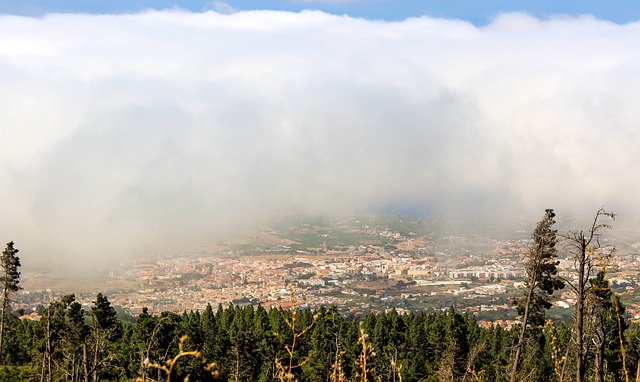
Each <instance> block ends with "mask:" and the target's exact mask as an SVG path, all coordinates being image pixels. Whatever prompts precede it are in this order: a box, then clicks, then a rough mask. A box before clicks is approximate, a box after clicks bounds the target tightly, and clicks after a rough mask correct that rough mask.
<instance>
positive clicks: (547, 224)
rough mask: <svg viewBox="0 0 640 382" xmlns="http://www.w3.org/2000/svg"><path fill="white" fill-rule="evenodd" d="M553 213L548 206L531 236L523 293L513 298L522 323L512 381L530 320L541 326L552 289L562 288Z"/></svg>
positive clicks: (512, 367)
mask: <svg viewBox="0 0 640 382" xmlns="http://www.w3.org/2000/svg"><path fill="white" fill-rule="evenodd" d="M555 216H556V214H555V213H554V212H553V210H552V209H547V210H546V211H545V215H544V217H543V218H542V220H540V222H538V225H537V226H536V229H535V230H534V231H533V234H532V235H531V238H532V239H533V245H532V246H531V248H529V252H528V254H527V262H526V266H525V268H526V273H527V275H526V279H525V291H524V296H522V297H520V298H516V299H515V303H516V305H517V306H518V313H520V314H521V315H522V326H521V327H520V335H519V336H518V343H517V344H516V352H515V355H514V358H513V363H512V366H511V382H514V381H515V380H516V376H517V372H518V367H519V366H520V357H521V355H522V349H523V346H524V340H525V333H526V331H527V325H528V324H529V323H530V322H531V323H533V324H534V325H537V326H540V325H542V324H543V323H544V316H545V314H544V312H545V310H546V309H549V308H550V307H551V302H550V301H549V299H550V297H551V296H552V295H553V292H554V291H556V290H559V289H562V288H564V282H563V281H562V280H561V279H560V277H559V276H558V268H557V265H558V263H559V262H558V261H557V260H556V258H557V256H556V248H555V247H556V243H557V241H558V240H557V237H556V235H557V230H555V229H553V225H554V224H555V220H554V217H555Z"/></svg>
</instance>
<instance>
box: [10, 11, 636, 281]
mask: <svg viewBox="0 0 640 382" xmlns="http://www.w3.org/2000/svg"><path fill="white" fill-rule="evenodd" d="M638 46H640V23H629V24H624V25H619V24H614V23H610V22H606V21H601V20H598V19H596V18H594V17H591V16H583V17H552V18H549V19H537V18H533V17H531V16H529V15H526V14H520V13H507V14H503V15H500V16H498V17H496V18H495V19H494V20H493V21H492V22H491V23H489V24H488V25H486V26H480V27H478V26H474V25H472V24H470V23H467V22H463V21H458V20H445V19H437V18H430V17H421V18H410V19H406V20H404V21H397V22H385V21H371V20H365V19H358V18H351V17H347V16H334V15H330V14H326V13H322V12H318V11H303V12H300V13H292V12H277V11H246V12H237V13H233V14H219V13H216V12H213V11H210V12H205V13H190V12H185V11H179V10H172V11H149V12H145V13H137V14H124V15H83V14H50V15H45V16H42V17H38V18H29V17H19V16H7V15H4V16H0V81H1V82H2V83H3V86H2V87H0V136H1V137H2V150H0V206H1V210H2V214H0V232H2V239H3V240H5V242H7V241H9V240H13V241H15V242H16V245H17V247H19V248H20V254H21V256H22V261H23V264H24V266H25V269H28V267H29V266H30V265H31V266H33V264H39V265H46V266H49V267H52V268H55V269H59V270H67V271H71V270H72V271H74V272H75V271H83V270H86V269H89V268H90V267H95V266H100V265H105V264H109V263H111V262H118V261H120V260H123V259H130V258H132V257H135V256H140V255H142V254H146V253H151V252H158V251H173V250H176V251H189V250H201V249H208V248H211V246H210V240H214V239H215V238H216V237H223V236H225V235H231V234H234V233H235V232H237V231H238V230H243V231H244V230H250V229H251V228H253V227H260V226H263V225H264V224H265V223H266V222H267V219H269V218H271V217H273V216H279V215H284V214H295V213H312V214H315V213H323V214H344V213H350V212H358V213H365V212H385V213H412V212H413V213H414V214H417V215H420V216H421V217H423V218H425V219H428V218H431V217H437V216H444V215H456V216H459V215H462V216H491V217H492V218H491V219H489V220H488V221H489V222H492V221H495V222H499V221H500V220H501V219H500V217H504V216H509V217H514V216H517V217H522V216H527V217H528V216H531V224H530V227H529V228H532V227H533V226H534V224H535V221H537V220H538V219H539V218H540V217H541V216H542V213H543V212H544V209H545V208H555V210H556V212H557V213H558V216H559V217H567V216H592V215H593V213H594V212H595V211H596V210H597V209H598V208H599V207H601V206H602V205H605V206H606V208H607V209H608V210H612V211H615V212H617V213H618V214H620V215H621V218H622V221H623V222H625V221H626V222H628V221H632V219H633V218H635V217H637V216H640V204H639V203H638V199H637V190H638V189H640V177H638V174H637V173H638V171H637V168H636V167H637V163H640V150H638V142H640V129H638V121H640V109H639V108H638V106H637V89H639V88H640V50H638V49H637V48H638ZM496 224H497V223H496ZM517 229H521V227H518V228H517Z"/></svg>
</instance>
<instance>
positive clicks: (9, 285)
mask: <svg viewBox="0 0 640 382" xmlns="http://www.w3.org/2000/svg"><path fill="white" fill-rule="evenodd" d="M18 252H19V250H18V248H15V247H14V244H13V241H10V242H8V243H7V247H6V248H5V249H4V251H2V258H1V259H0V268H2V275H1V276H0V283H2V318H0V364H2V363H3V357H2V355H3V354H4V352H3V345H4V333H5V323H6V318H7V313H8V312H9V311H10V310H11V294H12V293H15V292H17V291H19V290H20V289H21V288H20V285H19V284H20V272H19V271H18V268H19V267H20V258H19V257H18Z"/></svg>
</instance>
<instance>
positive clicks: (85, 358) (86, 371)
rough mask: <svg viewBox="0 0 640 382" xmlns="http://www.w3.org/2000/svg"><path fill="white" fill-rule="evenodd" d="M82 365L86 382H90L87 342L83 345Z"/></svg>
mask: <svg viewBox="0 0 640 382" xmlns="http://www.w3.org/2000/svg"><path fill="white" fill-rule="evenodd" d="M82 364H83V366H84V382H89V359H88V354H87V340H86V339H85V340H84V342H83V343H82Z"/></svg>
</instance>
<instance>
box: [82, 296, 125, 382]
mask: <svg viewBox="0 0 640 382" xmlns="http://www.w3.org/2000/svg"><path fill="white" fill-rule="evenodd" d="M89 316H90V318H91V356H90V367H89V373H90V374H91V379H92V381H93V382H97V381H99V380H100V379H102V378H103V377H106V378H113V377H114V376H115V373H116V372H115V367H116V365H115V364H114V362H113V361H114V352H113V346H114V341H116V340H118V339H120V338H121V337H122V332H123V328H122V324H121V323H120V321H118V317H117V314H116V310H115V309H114V308H113V306H111V302H109V299H108V298H107V297H106V296H104V295H103V294H102V293H98V295H97V296H96V299H95V301H93V306H92V307H91V312H90V314H89Z"/></svg>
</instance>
